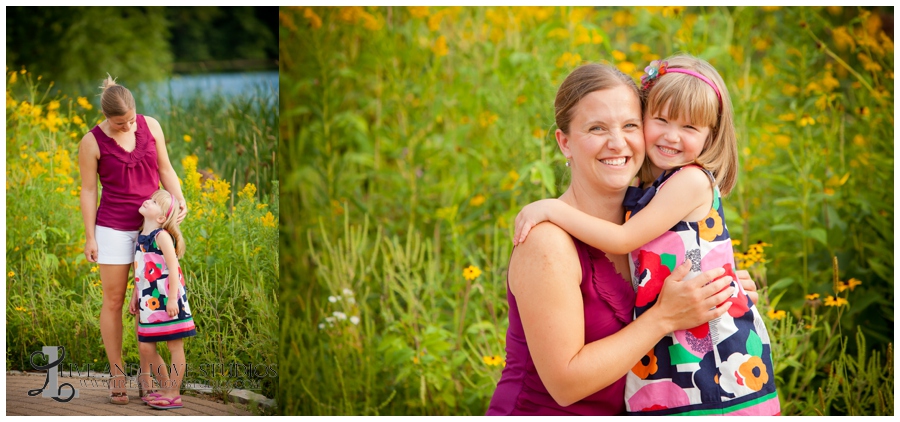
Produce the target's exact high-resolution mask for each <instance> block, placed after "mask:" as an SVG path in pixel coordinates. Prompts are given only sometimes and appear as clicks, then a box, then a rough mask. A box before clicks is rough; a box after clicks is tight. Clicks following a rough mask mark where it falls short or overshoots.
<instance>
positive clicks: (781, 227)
mask: <svg viewBox="0 0 900 422" xmlns="http://www.w3.org/2000/svg"><path fill="white" fill-rule="evenodd" d="M769 230H772V231H773V232H786V231H795V232H799V231H800V227H798V226H797V225H796V224H776V225H774V226H772V227H771V228H769Z"/></svg>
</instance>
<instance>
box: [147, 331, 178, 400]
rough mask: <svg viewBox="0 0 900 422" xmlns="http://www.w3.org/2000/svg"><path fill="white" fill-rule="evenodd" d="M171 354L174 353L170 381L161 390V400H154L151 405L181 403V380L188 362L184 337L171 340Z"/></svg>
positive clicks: (169, 344) (169, 342) (169, 343)
mask: <svg viewBox="0 0 900 422" xmlns="http://www.w3.org/2000/svg"><path fill="white" fill-rule="evenodd" d="M167 343H168V346H169V354H170V355H172V365H171V366H169V369H170V379H169V382H168V383H166V385H165V386H164V387H163V388H162V389H161V390H160V394H161V396H160V397H159V398H158V399H159V400H153V401H151V402H150V404H151V405H178V406H180V405H181V398H180V394H181V381H182V380H184V375H185V371H187V363H186V362H185V358H184V339H178V340H169V341H168V342H167Z"/></svg>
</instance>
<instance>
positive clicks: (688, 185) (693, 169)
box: [666, 166, 713, 192]
mask: <svg viewBox="0 0 900 422" xmlns="http://www.w3.org/2000/svg"><path fill="white" fill-rule="evenodd" d="M670 184H671V185H675V186H678V187H680V188H683V189H690V190H691V191H695V192H696V191H703V190H709V189H711V188H712V186H713V185H712V180H710V178H709V176H707V175H706V173H705V172H704V171H703V170H702V169H700V167H697V166H687V167H685V168H683V169H681V170H680V171H678V173H675V175H673V176H672V178H671V179H669V180H668V181H667V182H666V185H670Z"/></svg>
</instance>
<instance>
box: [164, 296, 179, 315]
mask: <svg viewBox="0 0 900 422" xmlns="http://www.w3.org/2000/svg"><path fill="white" fill-rule="evenodd" d="M173 297H175V296H169V301H168V303H166V313H167V314H168V315H169V317H171V318H175V317H176V316H178V300H177V299H175V300H173V299H172V298H173Z"/></svg>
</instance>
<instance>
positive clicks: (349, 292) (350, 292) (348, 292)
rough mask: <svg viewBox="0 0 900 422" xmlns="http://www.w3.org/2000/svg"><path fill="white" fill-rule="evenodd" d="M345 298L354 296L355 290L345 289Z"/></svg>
mask: <svg viewBox="0 0 900 422" xmlns="http://www.w3.org/2000/svg"><path fill="white" fill-rule="evenodd" d="M344 296H353V290H350V289H348V288H346V287H345V288H344Z"/></svg>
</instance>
